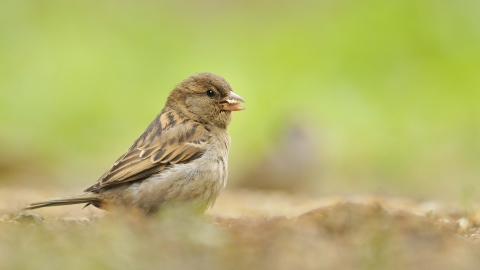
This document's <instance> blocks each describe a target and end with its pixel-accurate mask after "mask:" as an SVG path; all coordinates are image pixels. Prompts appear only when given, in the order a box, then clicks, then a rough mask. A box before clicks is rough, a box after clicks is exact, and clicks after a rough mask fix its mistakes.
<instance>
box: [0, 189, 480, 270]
mask: <svg viewBox="0 0 480 270" xmlns="http://www.w3.org/2000/svg"><path fill="white" fill-rule="evenodd" d="M50 192H51V191H49V192H47V193H48V194H46V193H41V192H35V191H32V190H18V189H2V190H1V191H0V196H1V197H0V217H1V218H0V269H133V268H135V269H138V268H147V269H424V270H428V269H478V266H479V265H480V256H479V255H480V242H479V241H478V240H479V239H480V223H479V221H480V208H478V207H475V206H472V207H470V209H468V211H466V210H465V209H462V207H461V206H456V205H447V204H442V203H441V202H431V201H430V202H429V201H423V202H420V201H416V200H413V199H409V198H390V197H380V196H367V195H365V196H352V197H340V196H339V197H326V198H311V197H307V196H303V195H288V194H286V193H280V192H254V191H247V190H227V191H225V192H224V193H223V194H222V195H221V196H220V197H219V199H218V200H217V202H216V205H215V207H214V208H213V209H211V210H208V211H207V213H206V214H205V215H204V216H202V217H195V216H191V215H188V214H186V213H184V212H181V211H170V212H162V213H160V214H159V215H158V216H156V217H153V218H149V219H139V218H138V217H135V216H134V215H129V214H128V213H122V214H121V215H112V214H108V213H106V212H103V211H101V210H97V209H95V208H94V207H88V208H86V209H83V210H81V208H82V206H79V205H77V206H66V207H55V208H47V209H39V210H34V211H28V212H25V211H21V210H20V207H21V206H22V205H24V204H25V203H27V202H30V201H32V200H38V199H43V198H45V197H48V196H55V195H59V194H61V193H60V192H58V193H55V192H52V194H50Z"/></svg>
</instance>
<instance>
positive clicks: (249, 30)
mask: <svg viewBox="0 0 480 270" xmlns="http://www.w3.org/2000/svg"><path fill="white" fill-rule="evenodd" d="M479 14H480V2H478V1H473V0H472V1H415V0H404V1H383V0H362V1H355V0H340V1H339V0H337V1H333V0H323V1H266V0H263V1H262V0H261V1H216V0H209V1H187V0H181V1H172V2H165V1H147V0H141V1H90V0H89V1H1V4H0V123H1V126H0V128H1V129H0V149H1V150H0V184H1V185H2V186H18V187H22V188H35V189H41V188H45V189H51V188H58V189H62V190H68V191H78V190H81V189H83V188H86V187H88V186H89V185H91V184H92V183H93V182H94V181H95V180H96V179H97V178H98V177H99V176H100V175H101V174H102V173H103V172H104V171H105V170H106V169H108V168H109V167H110V165H111V164H112V163H113V161H114V160H115V159H116V158H117V157H118V156H120V155H121V154H122V153H123V152H124V151H125V150H126V149H127V148H128V147H129V146H130V145H131V143H133V141H134V140H135V139H136V138H137V137H138V136H139V135H140V134H141V132H142V131H143V130H144V129H145V128H146V126H147V125H148V124H149V123H150V121H151V120H152V119H153V118H154V117H155V115H156V114H157V113H158V112H159V111H160V110H161V108H162V107H163V105H164V102H165V99H166V97H167V95H168V93H169V91H170V90H171V89H172V88H173V87H174V86H175V85H176V84H177V83H179V82H180V81H181V80H183V79H184V78H186V77H187V76H189V75H191V74H193V73H196V72H200V71H210V72H213V73H217V74H220V75H222V76H223V77H225V78H226V79H227V80H228V81H229V82H230V84H231V85H232V87H233V89H234V90H235V92H236V93H237V94H239V95H241V96H242V97H243V98H244V99H245V100H247V103H246V104H245V106H246V107H247V110H245V111H242V112H238V113H235V114H234V116H233V121H232V124H231V125H230V128H229V130H230V134H231V137H232V149H231V152H230V163H229V164H230V165H229V167H230V178H229V187H230V188H231V187H234V186H242V187H256V186H258V184H259V183H263V181H265V182H267V180H268V179H270V180H268V181H270V182H269V183H270V184H268V185H267V184H266V185H260V186H263V187H267V188H282V189H286V190H290V191H292V190H293V191H300V192H308V193H311V194H313V195H315V196H326V195H332V194H362V193H377V192H380V193H382V194H389V195H392V196H412V197H415V198H439V199H450V200H460V199H462V198H464V197H465V196H467V195H465V194H468V196H469V197H471V198H477V197H478V196H477V193H478V192H477V190H478V187H480V181H479V180H480V109H479V102H480V16H479ZM280 176H283V177H284V178H285V179H282V180H281V181H280V180H279V183H280V182H282V183H283V184H282V185H280V186H278V187H276V186H275V180H276V179H277V178H278V177H280ZM59 195H60V194H59Z"/></svg>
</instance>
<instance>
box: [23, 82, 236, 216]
mask: <svg viewBox="0 0 480 270" xmlns="http://www.w3.org/2000/svg"><path fill="white" fill-rule="evenodd" d="M239 102H244V100H243V99H242V98H241V97H240V96H238V95H236V94H235V93H233V91H232V89H231V87H230V85H229V84H228V83H227V81H225V79H223V78H222V77H220V76H218V75H214V74H211V73H199V74H196V75H193V76H191V77H189V78H187V79H186V80H184V81H183V82H181V83H180V84H179V85H177V86H176V87H175V88H174V89H173V90H172V92H171V93H170V95H169V97H168V99H167V102H166V104H165V107H164V109H163V110H162V111H161V112H160V114H159V115H158V116H157V117H156V118H155V119H154V120H153V122H152V123H151V124H150V125H149V126H148V127H147V129H146V130H145V132H143V134H142V135H141V136H140V137H139V138H138V139H137V140H136V141H135V142H134V143H133V145H132V146H131V147H130V148H129V149H128V150H127V152H126V153H125V154H124V155H122V156H121V157H120V158H119V159H117V161H116V162H115V163H114V164H113V165H112V167H111V168H110V169H109V170H107V171H106V172H105V173H104V174H103V175H102V176H101V177H100V178H99V179H98V180H97V182H96V183H95V184H94V185H92V186H91V187H89V188H87V189H86V190H85V191H84V192H83V193H80V194H76V195H71V196H65V197H58V198H53V199H49V200H45V201H40V202H35V203H32V204H30V205H28V206H26V207H25V208H24V209H36V208H40V207H47V206H56V205H67V204H78V203H87V205H88V204H93V205H94V206H96V207H99V208H103V209H112V208H118V207H121V208H133V209H137V210H140V211H141V212H143V213H145V214H151V213H154V212H155V211H156V210H157V209H158V208H159V207H160V206H161V205H164V204H170V203H187V204H191V205H192V206H193V207H194V208H196V209H198V210H199V211H201V212H203V211H204V210H205V209H206V208H207V207H208V206H211V205H213V203H214V201H215V199H216V197H217V196H218V194H219V192H220V190H221V188H222V187H223V186H224V185H225V183H226V178H227V156H228V150H229V147H230V137H229V136H228V133H227V131H226V128H227V126H228V124H229V123H230V120H231V112H232V111H239V110H243V107H242V106H240V105H239Z"/></svg>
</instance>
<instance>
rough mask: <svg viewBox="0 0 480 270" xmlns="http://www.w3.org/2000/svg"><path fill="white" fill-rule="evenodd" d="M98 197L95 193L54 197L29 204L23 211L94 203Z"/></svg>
mask: <svg viewBox="0 0 480 270" xmlns="http://www.w3.org/2000/svg"><path fill="white" fill-rule="evenodd" d="M99 201H100V197H99V195H98V194H96V193H91V192H85V193H80V194H75V195H68V196H63V197H56V198H51V199H48V200H43V201H39V202H34V203H31V204H29V205H27V206H25V207H24V208H22V209H23V210H31V209H37V208H42V207H50V206H59V205H69V204H79V203H95V202H99Z"/></svg>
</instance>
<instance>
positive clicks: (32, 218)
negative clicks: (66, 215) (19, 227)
mask: <svg viewBox="0 0 480 270" xmlns="http://www.w3.org/2000/svg"><path fill="white" fill-rule="evenodd" d="M13 221H16V222H18V223H20V224H34V225H40V224H42V223H43V217H41V216H38V215H33V214H25V213H21V214H20V215H17V216H16V217H15V218H14V219H13Z"/></svg>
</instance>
